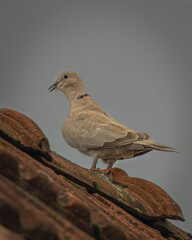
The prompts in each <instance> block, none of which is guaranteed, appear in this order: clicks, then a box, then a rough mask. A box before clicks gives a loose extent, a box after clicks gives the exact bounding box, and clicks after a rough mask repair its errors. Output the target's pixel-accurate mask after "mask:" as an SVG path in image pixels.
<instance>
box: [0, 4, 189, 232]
mask: <svg viewBox="0 0 192 240" xmlns="http://www.w3.org/2000/svg"><path fill="white" fill-rule="evenodd" d="M0 23H1V38H0V48H1V54H0V56H1V57H0V61H1V62H0V64H1V71H0V75H1V88H0V101H1V106H2V107H6V108H11V109H14V110H17V111H19V112H22V113H24V114H25V115H27V116H29V117H30V118H31V119H33V120H34V121H35V122H36V123H37V124H38V125H39V127H40V128H41V129H42V130H43V132H44V133H45V135H46V136H47V137H48V139H49V141H50V144H51V148H52V150H55V151H57V152H58V153H60V154H61V155H63V156H64V157H66V158H68V159H70V160H72V161H74V162H75V163H77V164H80V165H81V166H84V167H86V168H90V166H91V159H90V158H89V157H87V156H84V155H82V154H81V153H79V152H78V151H77V150H75V149H72V148H70V147H69V146H67V144H66V143H65V142H64V140H63V138H62V135H61V125H62V123H63V121H64V120H65V119H66V118H67V116H68V112H69V104H68V102H67V99H66V98H65V96H64V95H63V94H62V93H61V92H58V91H55V92H52V93H49V92H48V87H49V86H50V85H51V84H53V82H54V80H55V79H56V77H57V75H58V74H59V73H60V72H62V71H64V70H73V71H76V72H78V74H79V75H80V76H81V78H82V79H83V82H84V84H85V86H86V88H87V91H88V92H89V94H90V95H91V96H92V97H93V98H94V99H95V100H96V101H97V102H98V103H100V104H101V105H102V106H103V108H104V109H105V111H106V112H107V113H108V114H110V115H111V116H113V117H114V118H116V119H117V120H119V121H120V122H121V123H123V124H124V125H126V126H127V127H129V128H133V129H134V130H137V131H141V132H147V133H149V134H150V135H151V137H152V138H153V139H154V140H156V141H158V142H160V143H162V144H166V145H170V146H174V147H177V148H179V149H180V153H179V154H176V153H162V152H157V151H154V152H151V153H149V154H146V155H144V156H141V157H138V158H135V159H131V160H124V161H119V162H118V163H116V165H115V166H116V167H119V168H122V169H124V170H126V171H127V172H128V174H129V175H130V176H134V177H135V176H136V177H140V178H144V179H147V180H149V181H152V182H153V183H155V184H157V185H159V186H160V187H162V188H163V189H164V190H166V191H167V192H168V193H169V194H170V195H171V196H172V197H173V199H174V200H175V201H176V202H177V203H178V204H179V205H180V206H181V208H182V210H183V213H184V216H185V218H186V222H184V223H179V222H178V221H174V224H176V225H178V226H180V227H181V228H183V229H185V230H187V231H192V207H191V202H192V192H191V183H192V174H191V170H192V160H191V149H190V148H191V146H190V145H191V141H190V140H191V139H190V137H191V134H192V128H191V122H192V113H191V109H192V107H191V104H192V97H191V91H192V30H191V29H192V1H190V0H188V1H187V0H186V1H185V0H180V1H179V0H126V1H122V0H118V1H117V0H116V1H113V0H110V1H106V0H104V1H99V0H97V1H90V0H82V1H73V0H71V1H61V0H60V1H59V0H56V1H45V0H41V1H37V0H35V1H26V0H17V1H14V0H1V8H0ZM98 166H99V167H101V168H103V167H105V165H103V164H102V163H101V162H99V163H98Z"/></svg>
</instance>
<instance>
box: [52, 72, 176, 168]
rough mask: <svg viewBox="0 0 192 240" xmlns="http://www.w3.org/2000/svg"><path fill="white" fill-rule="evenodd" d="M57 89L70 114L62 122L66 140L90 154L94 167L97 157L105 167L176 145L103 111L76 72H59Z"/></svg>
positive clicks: (55, 84) (56, 82) (169, 148)
mask: <svg viewBox="0 0 192 240" xmlns="http://www.w3.org/2000/svg"><path fill="white" fill-rule="evenodd" d="M54 89H58V90H60V91H62V92H64V94H65V95H66V97H67V98H68V100H69V103H70V114H69V117H68V119H67V120H66V121H65V122H64V124H63V126H62V134H63V137H64V139H65V141H66V142H67V143H68V144H69V145H70V146H71V147H74V148H76V149H78V150H79V151H80V152H82V153H84V154H86V155H89V156H91V157H92V158H93V159H94V161H93V164H92V167H91V169H94V168H96V163H97V160H98V158H101V159H102V160H103V161H104V162H107V163H108V168H109V167H112V165H113V163H114V162H115V161H116V160H118V159H128V158H133V157H135V156H138V155H142V154H145V153H147V152H149V151H151V150H154V149H155V150H159V151H168V152H172V151H175V150H176V149H174V148H172V147H168V146H165V145H162V144H159V143H156V142H155V141H153V140H152V139H150V136H149V135H148V134H146V133H137V132H135V131H134V130H132V129H129V128H127V127H125V126H123V125H122V124H121V123H120V122H118V121H117V120H115V119H114V118H112V117H110V116H109V115H108V114H106V113H105V112H104V110H103V108H102V107H101V106H100V105H99V104H98V103H97V102H95V101H94V100H93V99H92V98H91V97H90V96H89V95H88V94H87V92H86V90H85V87H84V85H83V83H82V81H81V79H80V77H79V76H78V74H77V73H74V72H70V71H66V72H62V73H61V74H60V75H59V76H58V77H57V79H56V81H55V83H54V84H53V85H52V86H51V87H50V88H49V90H50V91H52V90H54Z"/></svg>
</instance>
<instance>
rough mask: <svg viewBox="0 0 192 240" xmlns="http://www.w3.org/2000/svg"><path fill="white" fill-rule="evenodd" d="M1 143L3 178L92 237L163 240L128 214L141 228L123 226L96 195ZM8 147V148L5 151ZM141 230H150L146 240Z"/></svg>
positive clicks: (129, 225) (0, 166) (0, 158)
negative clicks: (96, 198)
mask: <svg viewBox="0 0 192 240" xmlns="http://www.w3.org/2000/svg"><path fill="white" fill-rule="evenodd" d="M0 142H4V144H3V145H0V172H1V174H3V175H4V177H5V176H6V177H8V178H9V179H10V180H12V181H13V182H14V183H17V185H18V186H20V187H21V188H22V189H23V190H26V191H28V192H29V193H30V194H32V195H33V196H34V197H35V196H36V197H38V199H40V200H41V201H42V202H44V204H46V205H48V206H49V207H50V208H52V209H53V210H55V211H56V212H58V213H59V214H61V215H62V216H63V217H64V218H67V219H68V220H69V221H71V222H72V224H74V225H76V226H77V227H79V228H81V229H82V230H83V231H85V232H87V233H88V234H89V235H91V236H92V237H95V238H99V239H114V240H115V239H130V238H132V237H133V236H134V238H135V239H141V240H142V239H149V238H148V236H147V235H149V236H150V239H160V240H161V239H163V238H162V237H161V235H160V234H157V232H156V231H155V230H153V229H148V228H147V227H146V226H145V225H144V224H143V223H142V222H140V221H138V220H136V219H135V218H134V217H133V216H131V215H130V214H128V213H126V214H127V216H129V219H130V221H131V219H132V221H133V222H137V224H136V225H135V224H128V225H127V226H125V225H123V224H122V223H121V222H120V221H119V219H117V218H116V216H115V215H114V214H113V213H112V212H111V211H108V209H107V208H106V207H105V205H104V204H101V203H99V202H98V201H96V200H95V197H94V196H92V194H89V193H88V192H87V191H82V190H81V189H78V187H76V186H74V184H71V183H70V182H69V181H68V180H67V179H66V178H65V177H64V176H59V175H57V174H56V173H55V172H53V171H52V170H51V169H49V168H47V167H45V166H43V165H42V164H41V163H39V162H37V161H35V160H34V159H33V158H31V157H30V156H29V155H27V154H26V153H23V152H21V151H20V150H18V149H17V148H15V147H14V146H12V145H10V144H9V143H8V142H6V141H4V140H3V139H0ZM5 145H6V146H7V147H4V146H5ZM11 152H14V153H15V156H13V155H11ZM3 159H6V161H4V160H3ZM34 161H35V162H34ZM9 166H11V167H9ZM117 208H119V207H117ZM120 209H121V208H119V211H120ZM122 222H123V221H122ZM139 228H140V229H146V236H145V235H144V234H143V232H142V231H138V229H139ZM144 231H145V230H144Z"/></svg>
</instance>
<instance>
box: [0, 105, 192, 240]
mask: <svg viewBox="0 0 192 240" xmlns="http://www.w3.org/2000/svg"><path fill="white" fill-rule="evenodd" d="M167 219H176V220H182V221H183V220H184V217H183V214H182V211H181V209H180V207H179V206H178V204H177V203H176V202H175V201H174V200H173V199H172V198H171V197H170V196H169V195H168V194H167V193H166V192H165V191H164V190H163V189H161V188H160V187H158V186H157V185H155V184H153V183H151V182H149V181H146V180H143V179H140V178H134V177H129V176H128V175H127V173H126V172H125V171H123V170H121V169H118V168H112V169H108V170H101V171H97V172H92V171H90V170H87V169H85V168H83V167H80V166H78V165H76V164H74V163H72V162H70V161H68V160H66V159H65V158H63V157H62V156H59V155H58V154H57V153H55V152H52V151H51V150H50V147H49V142H48V140H47V138H46V137H45V135H44V134H43V132H42V131H41V130H40V129H39V127H38V126H37V125H36V124H35V123H34V122H33V121H32V120H30V119H29V118H28V117H26V116H25V115H23V114H21V113H18V112H16V111H13V110H9V109H0V239H1V240H12V239H15V240H24V239H25V240H32V239H35V240H40V239H43V240H60V239H66V240H72V239H87V240H89V239H101V240H102V239H103V240H105V239H106V240H107V239H114V240H117V239H120V240H121V239H122V240H124V239H127V240H129V239H130V240H135V239H138V240H144V239H145V240H150V239H153V240H157V239H159V240H163V239H167V240H171V239H172V240H174V239H183V240H189V239H192V236H191V235H190V234H188V233H186V232H184V231H183V230H181V229H179V228H177V227H176V226H174V225H173V224H171V223H170V222H169V221H168V220H167Z"/></svg>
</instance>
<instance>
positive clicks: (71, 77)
mask: <svg viewBox="0 0 192 240" xmlns="http://www.w3.org/2000/svg"><path fill="white" fill-rule="evenodd" d="M79 82H81V79H80V77H79V75H78V74H77V73H75V72H71V71H65V72H62V73H61V74H59V76H58V77H57V79H56V81H55V83H54V84H53V85H52V86H50V87H49V89H48V90H49V91H50V92H51V91H53V90H60V91H62V92H65V89H67V88H70V87H75V86H78V85H79Z"/></svg>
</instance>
